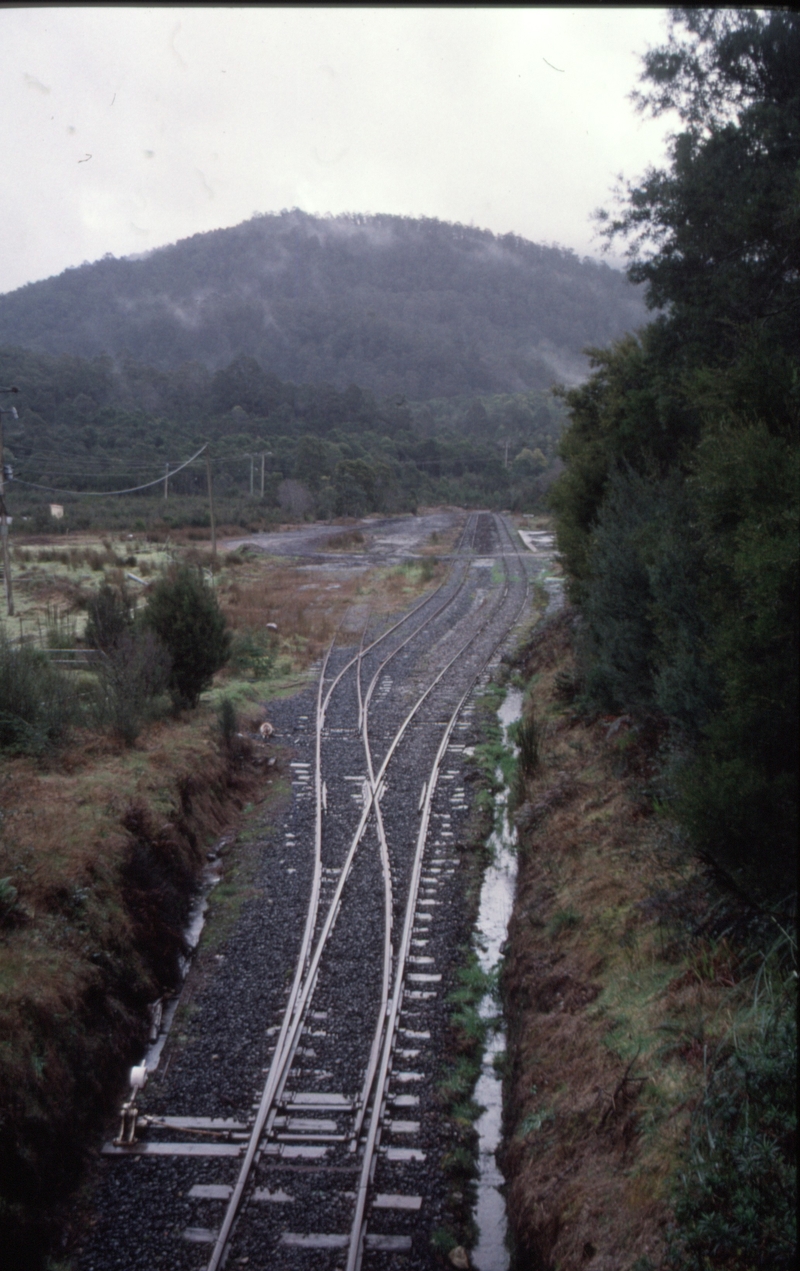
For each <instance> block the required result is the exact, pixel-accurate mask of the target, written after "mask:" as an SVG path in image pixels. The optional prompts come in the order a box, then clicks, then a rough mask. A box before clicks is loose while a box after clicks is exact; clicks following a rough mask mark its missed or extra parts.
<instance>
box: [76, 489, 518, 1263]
mask: <svg viewBox="0 0 800 1271" xmlns="http://www.w3.org/2000/svg"><path fill="white" fill-rule="evenodd" d="M528 584H529V578H528V567H527V563H526V561H525V560H524V558H523V556H522V554H521V553H520V551H519V550H518V546H517V543H516V540H515V538H514V536H513V535H512V533H511V532H510V531H509V528H508V526H507V524H506V523H505V521H504V520H503V518H502V517H499V516H496V515H493V514H489V513H478V514H473V515H472V516H471V517H470V518H469V519H468V521H467V524H466V526H465V529H464V533H463V535H462V538H461V541H460V544H459V546H458V548H457V550H456V552H455V553H454V560H453V567H452V569H451V571H450V575H449V577H448V579H447V580H446V581H445V583H443V584H442V586H441V587H440V588H438V589H437V591H436V592H434V593H433V595H431V596H430V597H428V598H426V600H425V601H423V602H422V603H421V604H419V605H418V606H417V607H416V608H415V609H413V610H412V611H411V612H410V613H409V614H407V615H405V616H404V617H403V618H402V619H401V620H400V621H399V622H396V623H394V624H393V625H392V626H391V627H389V629H388V630H385V631H375V632H370V631H365V632H364V636H363V638H362V641H361V644H360V646H359V648H358V649H357V650H356V651H353V650H352V648H346V649H339V648H337V647H336V645H335V643H334V644H332V646H331V648H330V649H329V650H328V652H327V654H326V656H325V658H324V659H323V663H322V666H321V669H320V674H319V680H318V683H317V688H316V693H315V700H314V705H313V721H312V719H311V714H312V712H309V716H308V717H303V720H304V722H305V723H306V725H307V737H308V740H307V742H305V745H304V747H300V746H298V751H299V753H303V752H304V757H302V758H301V757H298V758H297V759H296V760H295V761H294V765H293V767H294V773H295V778H296V789H297V800H296V802H297V804H298V807H299V808H300V809H301V815H299V817H298V825H297V828H298V829H300V827H301V825H302V830H303V833H302V843H301V836H300V835H299V834H297V833H295V832H294V831H287V836H286V845H287V852H291V859H292V860H294V861H297V862H298V863H297V864H296V865H294V866H289V867H288V869H287V874H289V873H291V874H292V875H294V874H295V873H296V872H297V871H300V872H301V873H302V880H301V881H299V883H298V886H297V888H296V895H295V898H294V902H293V905H292V906H291V912H292V921H293V925H294V928H295V932H294V940H293V953H292V962H291V964H290V965H291V967H292V971H291V977H290V980H289V982H288V983H287V984H286V986H285V988H284V991H283V997H284V1000H283V1002H282V1004H280V1005H279V1004H278V1003H276V1001H275V993H274V992H273V993H272V995H271V1002H270V1003H269V1004H268V1005H267V1006H266V1009H265V1010H264V1012H263V1015H262V1017H261V1018H260V1019H255V1018H254V1019H253V1020H252V1021H251V1025H252V1027H251V1031H253V1029H254V1030H256V1031H259V1030H260V1032H261V1033H262V1034H263V1035H264V1036H265V1037H268V1038H269V1045H268V1047H266V1048H264V1047H263V1044H262V1048H261V1052H260V1053H261V1055H262V1057H264V1058H265V1059H266V1058H268V1062H265V1063H263V1064H262V1081H261V1086H260V1089H257V1090H253V1091H252V1094H251V1107H250V1111H249V1113H248V1114H245V1115H243V1114H242V1113H241V1112H240V1113H239V1115H236V1116H227V1117H226V1116H224V1115H223V1114H222V1109H220V1110H219V1111H218V1114H217V1115H216V1116H214V1115H210V1116H205V1117H201V1116H192V1115H175V1114H174V1113H173V1114H172V1115H170V1114H168V1113H164V1114H162V1115H160V1116H158V1115H153V1116H151V1117H150V1120H149V1124H148V1126H147V1133H146V1135H145V1137H143V1138H142V1139H141V1141H139V1142H137V1143H135V1144H133V1145H131V1146H128V1147H126V1146H119V1145H114V1144H109V1145H107V1149H106V1150H107V1155H109V1156H111V1157H116V1158H117V1159H116V1161H115V1162H114V1164H115V1166H117V1167H119V1166H120V1165H121V1158H127V1161H126V1164H128V1165H129V1166H130V1163H131V1160H136V1159H137V1158H138V1159H140V1160H141V1159H142V1158H147V1157H150V1158H154V1159H156V1160H160V1161H167V1160H168V1161H170V1162H171V1164H172V1165H173V1167H175V1166H177V1167H178V1171H179V1172H180V1173H181V1177H182V1181H183V1182H184V1183H185V1181H187V1177H188V1175H189V1174H190V1172H191V1169H192V1166H193V1167H194V1169H195V1173H196V1174H197V1173H198V1167H199V1166H201V1165H202V1167H203V1168H202V1171H199V1172H202V1175H203V1178H204V1179H205V1180H206V1181H196V1182H194V1183H192V1184H191V1185H190V1186H189V1188H188V1189H187V1190H184V1192H183V1193H182V1195H183V1196H184V1197H186V1198H187V1199H189V1200H190V1201H192V1202H193V1204H194V1208H193V1213H194V1215H195V1221H194V1223H193V1224H192V1225H191V1226H187V1227H185V1228H184V1230H183V1231H182V1232H181V1236H182V1244H181V1245H180V1246H179V1251H178V1256H175V1254H171V1255H167V1254H166V1246H165V1251H164V1252H162V1253H161V1254H160V1255H159V1256H160V1257H161V1258H162V1259H163V1261H161V1262H157V1263H156V1264H155V1265H164V1266H167V1265H169V1266H170V1267H176V1268H177V1267H183V1266H185V1267H187V1268H188V1267H192V1268H197V1269H198V1271H199V1269H200V1268H206V1269H207V1271H218V1268H221V1267H223V1266H236V1265H246V1266H247V1267H248V1268H256V1267H258V1268H260V1267H264V1268H266V1267H270V1268H294V1267H297V1268H301V1267H312V1266H313V1267H314V1268H318V1267H320V1268H330V1269H331V1271H333V1269H334V1268H336V1269H337V1271H339V1269H341V1271H359V1269H360V1268H362V1267H363V1268H365V1271H371V1269H372V1268H382V1267H390V1266H392V1265H395V1264H397V1265H403V1266H419V1267H425V1266H430V1265H432V1255H431V1253H430V1249H429V1245H428V1242H427V1239H423V1238H421V1232H424V1231H425V1224H424V1221H423V1210H424V1206H425V1201H426V1182H425V1180H426V1177H427V1176H428V1175H429V1171H430V1169H431V1167H432V1165H433V1164H434V1161H433V1155H432V1154H431V1153H430V1151H429V1148H428V1146H427V1136H426V1126H425V1124H424V1123H423V1111H422V1108H423V1105H425V1106H427V1105H428V1104H429V1103H430V1091H431V1084H432V1078H433V1077H434V1075H435V1074H434V1072H433V1069H434V1067H435V1063H436V1056H435V1049H436V1043H435V1021H434V1016H435V1015H436V1014H437V1010H438V1009H439V1008H440V1006H441V994H442V991H443V987H444V982H445V981H446V980H447V961H448V959H447V954H448V950H447V947H446V946H447V941H446V940H444V941H442V940H439V939H438V938H437V927H438V925H439V918H440V912H446V907H447V904H448V896H449V895H450V894H451V893H452V891H453V887H454V885H455V875H456V871H457V867H458V857H457V853H456V851H455V846H454V844H455V834H454V830H453V824H454V822H455V821H456V820H458V818H459V817H462V816H463V815H464V814H465V812H466V808H467V800H466V795H465V793H464V791H463V788H461V787H460V786H459V770H460V765H461V762H462V759H463V751H464V742H463V741H462V740H460V736H461V735H462V734H463V735H466V733H467V731H468V730H469V728H470V722H469V715H470V711H471V706H470V699H471V697H472V695H473V692H474V689H475V686H476V684H477V683H478V682H479V681H480V679H481V677H483V676H485V675H486V673H487V670H488V668H489V667H490V665H491V663H492V660H493V659H494V657H495V655H496V654H497V652H498V649H499V648H500V647H501V645H502V644H503V642H504V641H505V639H506V638H507V636H508V633H509V631H510V630H511V628H512V627H513V626H514V624H515V622H516V621H517V620H518V619H519V617H520V616H521V614H522V613H523V611H524V607H525V603H526V600H527V595H528ZM295 740H296V741H297V742H300V741H301V739H300V738H299V737H298V738H296V739H295ZM448 765H449V766H448ZM285 859H287V857H285V858H284V860H285ZM301 861H302V868H301V865H300V862H301ZM283 863H284V861H283V860H282V861H281V864H283ZM290 882H291V880H290V879H287V883H290ZM290 889H291V888H290V887H287V890H290ZM286 938H287V940H288V941H289V943H292V941H291V933H287V937H286ZM450 952H451V951H450ZM253 971H255V975H256V976H257V968H255V969H253V968H250V972H251V974H252V973H253ZM278 1007H279V1009H278ZM255 1050H256V1051H258V1047H256V1048H255ZM219 1057H220V1055H219V1053H216V1054H214V1055H212V1060H216V1059H219ZM239 1085H240V1086H241V1081H239ZM221 1088H222V1087H221V1086H220V1084H219V1083H217V1090H218V1091H219V1090H220V1089H221ZM425 1092H427V1098H426V1095H425ZM206 1098H207V1096H206ZM239 1102H240V1103H241V1098H240V1100H239ZM206 1110H208V1108H207V1105H206ZM209 1175H213V1179H214V1181H207V1180H208V1178H209ZM117 1177H118V1178H121V1175H119V1174H118V1175H117ZM152 1217H153V1219H154V1220H155V1221H156V1222H157V1221H158V1216H157V1209H156V1211H155V1212H154V1213H153V1214H152ZM428 1234H429V1232H428ZM173 1235H174V1233H173ZM167 1243H168V1242H167ZM115 1257H116V1255H115ZM398 1257H401V1263H397V1259H398ZM167 1258H168V1260H167ZM80 1265H81V1267H84V1266H85V1267H86V1268H87V1271H89V1268H90V1267H91V1268H98V1269H99V1268H103V1267H104V1265H107V1267H108V1268H109V1271H110V1268H112V1267H130V1268H131V1269H132V1268H134V1267H138V1266H140V1265H146V1263H145V1262H144V1261H143V1260H141V1259H140V1258H139V1255H138V1253H137V1254H136V1256H132V1257H130V1259H129V1261H127V1262H126V1261H125V1260H124V1256H123V1257H122V1258H121V1259H117V1260H109V1261H108V1262H107V1264H104V1263H103V1262H102V1260H101V1261H91V1260H87V1261H85V1262H81V1264H80ZM151 1265H152V1264H151Z"/></svg>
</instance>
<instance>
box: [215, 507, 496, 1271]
mask: <svg viewBox="0 0 800 1271" xmlns="http://www.w3.org/2000/svg"><path fill="white" fill-rule="evenodd" d="M475 521H476V526H477V518H475ZM468 525H469V520H468V521H467V524H466V525H465V527H464V531H463V532H462V536H461V537H462V542H463V539H464V537H465V535H466V530H467V526H468ZM474 537H475V531H473V543H474ZM460 546H461V544H459V547H460ZM447 582H448V579H444V581H443V582H442V583H440V585H439V587H438V588H436V590H435V591H434V592H432V593H431V595H430V596H426V597H425V599H424V600H423V601H421V602H420V604H419V605H417V606H416V607H415V608H414V609H412V610H411V611H410V613H408V614H406V615H404V617H403V618H401V619H400V620H399V621H398V622H396V623H394V624H393V625H392V626H391V627H390V628H389V630H388V631H385V632H383V634H382V635H381V636H379V637H378V638H377V639H376V640H374V641H373V642H372V644H371V645H369V646H368V647H367V650H366V652H369V650H370V649H372V648H375V647H376V646H377V645H378V644H380V643H381V642H382V641H383V640H385V639H386V638H387V637H388V636H389V635H391V634H392V632H393V631H395V630H397V628H398V627H400V626H402V625H403V623H404V622H406V621H407V620H408V619H409V618H410V617H413V615H414V614H415V613H416V612H417V611H418V610H419V609H420V608H422V607H423V606H424V605H425V604H427V603H428V602H429V601H430V600H431V598H432V596H435V595H436V594H437V592H439V591H441V589H442V588H443V587H444V586H445V585H446V583H447ZM461 586H463V582H462V584H461V585H460V586H459V588H458V589H457V591H456V593H455V594H456V595H457V594H458V592H459V591H460V590H461ZM453 599H455V596H453V597H451V598H450V601H448V602H445V605H444V606H441V607H440V608H439V609H438V610H437V611H436V614H433V615H431V617H430V618H429V619H427V620H426V622H425V623H423V624H422V626H421V627H420V628H418V629H417V630H421V629H422V627H424V626H427V625H428V622H430V621H432V620H433V618H434V617H435V616H436V615H437V614H438V613H440V612H441V610H442V608H445V607H446V606H447V604H448V603H452V601H453ZM365 631H366V628H365ZM335 639H336V636H335V635H334V637H333V639H332V640H331V644H330V645H329V647H328V650H327V652H326V654H325V658H324V660H323V664H322V668H321V671H320V677H319V684H318V687H317V711H316V727H315V795H316V812H315V838H314V875H313V880H312V891H311V897H310V900H309V906H308V910H307V914H306V926H305V931H304V934H303V941H302V943H301V949H300V953H299V955H298V958H297V963H296V967H295V975H294V981H293V983H292V989H291V992H290V995H289V1000H288V1002H287V1004H286V1007H285V1008H284V1014H283V1019H282V1021H281V1029H280V1033H279V1035H278V1040H277V1043H276V1045H275V1050H274V1052H273V1056H272V1062H271V1064H270V1070H269V1073H268V1075H267V1080H266V1083H265V1085H264V1090H263V1092H262V1095H261V1100H260V1102H259V1107H258V1112H257V1114H256V1119H255V1122H254V1124H253V1129H252V1132H251V1135H250V1139H249V1141H248V1146H247V1151H246V1153H245V1156H244V1160H243V1162H242V1165H241V1168H240V1171H239V1176H238V1178H237V1181H236V1185H235V1187H234V1190H233V1192H232V1194H231V1197H230V1199H229V1201H228V1205H227V1207H226V1211H225V1217H224V1219H223V1222H222V1225H221V1227H220V1230H219V1233H218V1235H217V1239H216V1241H215V1244H214V1248H213V1250H212V1253H211V1257H210V1259H209V1261H208V1264H207V1271H218V1268H219V1267H220V1265H221V1262H222V1258H223V1256H224V1253H225V1249H226V1246H227V1244H228V1240H229V1238H230V1233H231V1229H232V1227H233V1224H234V1222H235V1220H236V1216H237V1214H238V1211H239V1207H240V1205H241V1201H242V1196H243V1195H244V1190H245V1187H246V1186H247V1180H248V1178H249V1175H250V1171H251V1170H252V1167H253V1162H254V1160H255V1157H256V1153H257V1151H258V1145H259V1143H260V1140H261V1136H262V1134H263V1131H264V1128H265V1125H266V1124H267V1120H268V1118H269V1115H270V1111H271V1110H272V1108H273V1104H274V1103H275V1101H276V1096H277V1095H278V1094H279V1091H280V1089H281V1088H282V1086H283V1085H284V1084H285V1080H286V1074H287V1072H288V1068H289V1066H290V1064H291V1060H292V1058H293V1056H294V1052H295V1050H296V1047H297V1042H298V1038H299V1032H300V1025H301V1022H302V1018H303V1014H304V1010H305V1005H306V1003H307V1001H308V999H309V997H310V992H305V990H306V989H311V988H313V982H314V981H315V979H316V970H317V968H318V966H319V960H320V958H319V957H317V959H316V962H315V964H314V969H313V971H312V970H311V968H310V967H309V965H308V957H309V950H310V946H311V939H312V936H313V931H314V927H315V926H316V918H317V912H318V908H319V893H320V884H321V878H322V729H323V726H324V721H325V715H326V711H327V707H328V705H329V703H330V699H331V696H332V693H333V691H334V689H335V688H336V686H337V685H338V684H339V683H340V681H341V680H342V678H343V676H344V674H345V673H346V671H348V670H349V669H350V668H351V667H352V666H353V665H354V663H355V662H356V661H358V662H359V663H360V661H361V658H362V656H363V652H364V650H363V637H362V645H361V646H360V647H359V652H358V654H357V655H356V657H355V658H352V659H350V661H349V662H348V663H347V664H346V666H345V667H343V668H342V670H341V671H340V672H339V673H338V675H336V677H335V678H334V680H333V682H332V684H331V685H330V687H329V688H328V691H327V693H326V694H325V696H324V698H323V689H324V681H325V671H326V668H327V665H328V660H329V658H330V654H331V651H332V649H333V644H334V642H335ZM405 643H407V641H406V642H404V644H405ZM431 687H432V686H431ZM422 700H424V698H423V699H421V700H420V703H419V705H421V702H422ZM414 713H415V712H414ZM407 722H410V719H409V721H407ZM403 731H404V729H403ZM400 735H402V733H401V734H400ZM397 740H398V742H399V737H398V739H397ZM392 753H393V751H392ZM389 757H390V756H388V755H387V762H388V758H389ZM373 802H374V796H373V797H371V798H370V800H369V801H368V802H367V801H366V800H365V807H364V810H363V812H362V816H361V820H360V822H359V828H358V830H357V832H356V839H355V840H354V844H353V846H352V847H351V851H350V853H349V855H348V861H349V863H350V864H352V859H353V857H354V855H355V852H354V847H356V846H357V845H358V842H360V839H361V837H362V836H363V833H364V829H365V828H366V824H367V820H368V818H369V813H370V811H371V808H372V805H373ZM341 890H342V888H337V892H336V893H335V895H334V899H333V900H332V901H331V905H330V908H329V910H328V916H327V920H326V924H325V925H324V926H323V933H322V935H321V936H320V942H319V944H318V949H319V953H320V956H321V950H322V946H323V944H324V941H325V940H327V938H328V936H329V934H330V931H331V930H332V927H333V921H334V919H335V914H336V909H337V908H338V900H339V899H340V897H341ZM273 1117H274V1114H273Z"/></svg>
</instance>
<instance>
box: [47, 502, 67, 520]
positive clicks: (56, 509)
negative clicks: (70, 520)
mask: <svg viewBox="0 0 800 1271" xmlns="http://www.w3.org/2000/svg"><path fill="white" fill-rule="evenodd" d="M50 515H51V516H52V517H53V518H54V519H55V520H56V521H61V520H63V519H64V505H63V503H51V504H50Z"/></svg>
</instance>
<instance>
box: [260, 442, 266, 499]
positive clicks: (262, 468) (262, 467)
mask: <svg viewBox="0 0 800 1271" xmlns="http://www.w3.org/2000/svg"><path fill="white" fill-rule="evenodd" d="M265 459H266V455H265V454H264V451H263V450H262V451H261V497H262V499H263V497H264V460H265Z"/></svg>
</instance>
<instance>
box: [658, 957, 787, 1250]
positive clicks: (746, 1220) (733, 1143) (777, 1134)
mask: <svg viewBox="0 0 800 1271" xmlns="http://www.w3.org/2000/svg"><path fill="white" fill-rule="evenodd" d="M794 984H795V982H794V981H790V982H789V984H788V985H787V988H786V990H785V991H784V995H783V997H782V1000H780V1001H779V1003H778V1004H777V1006H776V1007H773V1009H771V1010H770V1011H769V1012H767V1013H766V1017H765V1020H764V1023H763V1026H762V1030H761V1032H760V1035H759V1034H757V1035H756V1036H755V1038H754V1039H753V1040H751V1041H750V1042H749V1043H748V1044H739V1045H738V1046H736V1047H735V1048H734V1049H733V1050H732V1051H730V1052H729V1053H728V1054H727V1055H723V1056H722V1057H721V1059H720V1060H719V1062H717V1063H716V1064H714V1065H712V1066H711V1069H710V1072H709V1077H708V1082H707V1085H706V1089H705V1091H704V1095H703V1099H702V1101H701V1103H700V1106H699V1107H698V1109H697V1110H696V1112H695V1115H694V1118H693V1125H692V1137H691V1143H690V1146H689V1150H688V1153H687V1159H686V1161H685V1166H684V1170H683V1171H682V1172H681V1173H680V1174H679V1176H678V1180H677V1186H676V1195H675V1218H676V1222H677V1226H676V1229H675V1232H674V1233H673V1242H672V1244H673V1248H672V1258H671V1265H672V1267H673V1268H674V1271H756V1269H758V1271H762V1269H763V1271H791V1268H793V1267H795V1266H796V1265H797V1264H796V1261H795V1258H796V1249H797V1105H796V1099H795V1094H796V1078H797V1018H796V1013H795V1006H796V1000H795V999H796V991H795V988H794Z"/></svg>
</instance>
